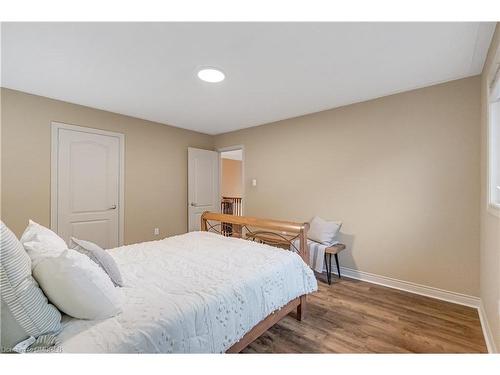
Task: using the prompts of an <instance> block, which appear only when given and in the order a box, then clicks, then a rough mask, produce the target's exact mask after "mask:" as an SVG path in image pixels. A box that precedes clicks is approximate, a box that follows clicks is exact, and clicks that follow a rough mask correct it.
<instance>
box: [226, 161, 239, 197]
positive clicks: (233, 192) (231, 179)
mask: <svg viewBox="0 0 500 375" xmlns="http://www.w3.org/2000/svg"><path fill="white" fill-rule="evenodd" d="M241 172H242V167H241V160H232V159H222V171H221V173H222V176H221V196H223V197H241V196H242V193H243V190H242V187H243V186H242V183H241Z"/></svg>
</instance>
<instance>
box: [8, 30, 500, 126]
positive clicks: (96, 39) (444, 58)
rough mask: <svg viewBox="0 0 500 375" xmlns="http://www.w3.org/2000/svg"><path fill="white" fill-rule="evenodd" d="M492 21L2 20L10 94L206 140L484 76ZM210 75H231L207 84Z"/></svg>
mask: <svg viewBox="0 0 500 375" xmlns="http://www.w3.org/2000/svg"><path fill="white" fill-rule="evenodd" d="M494 26H495V24H494V23H478V22H475V23H474V22H473V23H7V24H6V23H4V24H2V33H1V36H2V76H1V78H2V86H3V87H8V88H12V89H16V90H20V91H25V92H29V93H33V94H37V95H43V96H47V97H50V98H55V99H60V100H64V101H68V102H72V103H77V104H82V105H86V106H90V107H94V108H100V109H104V110H108V111H113V112H118V113H122V114H126V115H130V116H135V117H139V118H143V119H147V120H152V121H158V122H161V123H165V124H170V125H174V126H178V127H181V128H186V129H192V130H197V131H200V132H203V133H208V134H217V133H223V132H227V131H231V130H236V129H241V128H246V127H250V126H255V125H260V124H264V123H268V122H272V121H277V120H281V119H285V118H290V117H295V116H299V115H303V114H307V113H312V112H317V111H321V110H325V109H329V108H333V107H338V106H341V105H345V104H350V103H354V102H360V101H364V100H368V99H372V98H376V97H380V96H384V95H388V94H392V93H396V92H401V91H405V90H411V89H414V88H417V87H423V86H428V85H432V84H435V83H439V82H444V81H449V80H453V79H457V78H462V77H467V76H472V75H476V74H479V73H480V72H481V70H482V67H483V64H484V60H485V55H486V53H487V50H488V46H489V43H490V40H491V36H492V33H493V30H494ZM200 67H217V68H220V69H221V70H222V71H223V72H224V73H225V74H226V80H225V81H223V82H222V83H218V84H209V83H205V82H202V81H200V80H199V79H198V78H197V76H196V73H197V70H198V69H199V68H200Z"/></svg>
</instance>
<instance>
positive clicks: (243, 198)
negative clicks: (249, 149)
mask: <svg viewBox="0 0 500 375" xmlns="http://www.w3.org/2000/svg"><path fill="white" fill-rule="evenodd" d="M234 150H241V188H242V189H243V191H242V194H241V215H242V216H245V204H246V187H245V145H234V146H227V147H221V148H218V149H217V152H218V153H219V195H220V186H222V173H224V172H223V170H222V155H221V153H222V152H225V151H234ZM219 198H222V197H219Z"/></svg>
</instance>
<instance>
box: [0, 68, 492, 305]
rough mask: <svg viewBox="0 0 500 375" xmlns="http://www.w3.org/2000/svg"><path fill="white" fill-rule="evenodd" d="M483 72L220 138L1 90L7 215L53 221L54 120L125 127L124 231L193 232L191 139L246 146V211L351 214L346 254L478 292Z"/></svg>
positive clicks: (353, 261)
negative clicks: (189, 164)
mask: <svg viewBox="0 0 500 375" xmlns="http://www.w3.org/2000/svg"><path fill="white" fill-rule="evenodd" d="M480 84H481V82H480V78H479V77H473V78H468V79H462V80H458V81H453V82H449V83H446V84H441V85H437V86H433V87H428V88H424V89H419V90H415V91H411V92H406V93H402V94H397V95H393V96H388V97H384V98H380V99H376V100H372V101H368V102H364V103H359V104H354V105H350V106H346V107H342V108H337V109H333V110H329V111H324V112H320V113H315V114H311V115H307V116H302V117H299V118H294V119H289V120H285V121H280V122H277V123H273V124H268V125H264V126H260V127H256V128H250V129H245V130H241V131H238V132H233V133H228V134H224V135H219V136H216V137H210V136H207V135H202V134H199V133H195V132H190V131H185V130H181V129H178V128H173V127H169V126H165V125H161V124H156V123H152V122H148V121H143V120H139V119H134V118H130V117H126V116H122V115H118V114H113V113H109V112H105V111H100V110H96V109H92V108H87V107H82V106H78V105H73V104H69V103H64V102H60V101H56V100H51V99H47V98H42V97H38V96H33V95H29V94H25V93H21V92H16V91H12V90H6V89H2V99H1V100H2V117H1V118H2V129H1V130H2V145H1V146H2V151H1V152H2V154H1V155H2V176H1V178H2V219H3V220H5V222H6V223H7V224H8V225H9V226H10V227H12V229H13V230H14V231H15V232H16V234H18V235H19V234H20V233H21V231H22V230H23V228H24V227H25V225H26V221H27V220H28V218H33V219H34V220H37V221H39V222H40V223H42V224H45V225H48V224H49V221H50V220H49V219H50V217H49V210H50V123H51V121H59V122H64V123H69V124H75V125H81V126H89V127H95V128H100V129H105V130H111V131H117V132H122V133H124V134H125V147H126V160H125V204H126V206H125V241H126V243H132V242H139V241H144V240H149V239H152V238H153V235H152V233H153V228H154V227H160V230H161V234H162V235H169V234H174V233H181V232H184V231H185V230H186V222H187V217H186V204H187V201H186V199H187V197H186V191H187V170H186V165H187V151H186V149H187V147H188V146H193V147H201V148H209V149H213V147H215V146H216V147H217V148H222V147H227V146H232V145H244V146H245V163H246V164H245V169H246V181H245V189H246V193H245V199H246V203H245V207H246V213H247V214H248V215H256V216H265V217H273V218H282V219H290V220H308V219H309V218H310V217H312V216H313V215H315V214H318V215H321V216H323V217H325V218H331V219H336V220H343V221H344V226H343V241H344V242H346V243H347V244H348V246H349V249H348V251H346V252H344V253H343V254H341V263H342V264H343V265H344V266H347V267H351V268H355V269H359V270H362V271H366V272H371V273H375V274H378V275H385V276H388V277H393V278H396V279H401V280H407V281H411V282H415V283H419V284H424V285H428V286H433V287H437V288H441V289H445V290H450V291H456V292H459V293H465V294H469V295H474V296H478V295H479V251H478V247H479V211H480V208H479V198H478V197H479V195H480V181H481V180H480V172H479V168H478V165H479V164H480V130H479V126H478V124H479V121H480V112H481V111H480ZM214 143H215V144H214ZM252 178H256V179H257V186H256V187H252V186H251V184H250V181H251V179H252ZM495 223H496V222H493V224H488V225H495ZM485 233H489V234H488V236H490V237H491V236H492V234H491V233H493V232H492V231H491V230H489V231H485ZM495 233H496V232H495ZM485 238H486V237H485ZM485 241H486V240H483V245H484V242H485ZM488 241H490V240H488ZM488 241H486V242H488ZM488 243H489V242H488ZM485 246H487V247H488V248H490V247H491V246H490V245H485ZM493 246H494V245H493ZM483 247H484V246H483ZM488 259H489V258H488ZM495 272H496V273H495ZM493 273H494V274H496V275H497V274H498V270H496V271H495V270H493V271H492V272H491V273H488V274H490V275H493ZM491 277H493V276H491ZM482 278H484V277H482ZM493 293H494V292H493Z"/></svg>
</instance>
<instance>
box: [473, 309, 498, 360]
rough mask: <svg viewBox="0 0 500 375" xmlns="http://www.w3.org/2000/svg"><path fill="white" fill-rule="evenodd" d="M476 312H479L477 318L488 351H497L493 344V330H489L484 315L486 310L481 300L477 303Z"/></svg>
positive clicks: (486, 318)
mask: <svg viewBox="0 0 500 375" xmlns="http://www.w3.org/2000/svg"><path fill="white" fill-rule="evenodd" d="M477 312H478V313H479V320H480V321H481V328H482V329H483V336H484V341H486V347H487V348H488V353H498V351H497V347H496V345H495V339H494V338H493V332H491V328H490V325H489V323H488V317H487V316H486V311H485V310H484V305H483V301H481V303H480V304H479V307H478V309H477Z"/></svg>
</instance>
